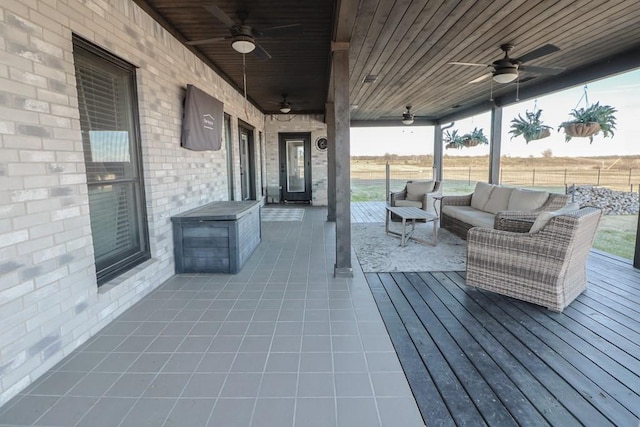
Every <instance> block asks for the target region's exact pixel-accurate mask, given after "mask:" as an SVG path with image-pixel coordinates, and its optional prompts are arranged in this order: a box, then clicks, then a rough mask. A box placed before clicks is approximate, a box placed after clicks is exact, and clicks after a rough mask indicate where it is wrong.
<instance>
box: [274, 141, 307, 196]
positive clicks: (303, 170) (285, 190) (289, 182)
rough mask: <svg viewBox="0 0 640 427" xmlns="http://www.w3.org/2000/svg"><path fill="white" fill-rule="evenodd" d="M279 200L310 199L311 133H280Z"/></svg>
mask: <svg viewBox="0 0 640 427" xmlns="http://www.w3.org/2000/svg"><path fill="white" fill-rule="evenodd" d="M279 136H280V138H279V139H280V188H281V195H280V200H281V201H288V202H310V201H311V135H310V134H308V133H281V134H280V135H279Z"/></svg>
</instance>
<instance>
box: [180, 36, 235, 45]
mask: <svg viewBox="0 0 640 427" xmlns="http://www.w3.org/2000/svg"><path fill="white" fill-rule="evenodd" d="M230 38H231V37H214V38H212V39H203V40H194V41H192V42H187V43H186V44H188V45H189V46H197V45H201V44H208V43H215V42H219V41H222V40H229V39H230Z"/></svg>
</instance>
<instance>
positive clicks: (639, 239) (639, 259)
mask: <svg viewBox="0 0 640 427" xmlns="http://www.w3.org/2000/svg"><path fill="white" fill-rule="evenodd" d="M638 197H639V198H640V185H639V186H638ZM633 266H634V267H635V268H640V213H638V227H637V229H636V250H635V253H634V255H633Z"/></svg>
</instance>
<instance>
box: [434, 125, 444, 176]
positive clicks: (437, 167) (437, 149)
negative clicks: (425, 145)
mask: <svg viewBox="0 0 640 427" xmlns="http://www.w3.org/2000/svg"><path fill="white" fill-rule="evenodd" d="M442 131H443V129H442V126H440V124H437V125H435V126H434V127H433V170H434V174H433V179H434V180H435V181H442V155H443V151H444V146H443V145H442Z"/></svg>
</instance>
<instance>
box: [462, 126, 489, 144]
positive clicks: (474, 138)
mask: <svg viewBox="0 0 640 427" xmlns="http://www.w3.org/2000/svg"><path fill="white" fill-rule="evenodd" d="M488 143H489V140H488V139H487V137H486V136H485V135H484V133H483V131H482V129H478V128H473V131H471V132H470V133H465V134H464V135H462V145H464V146H465V147H475V146H476V145H478V144H488Z"/></svg>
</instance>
